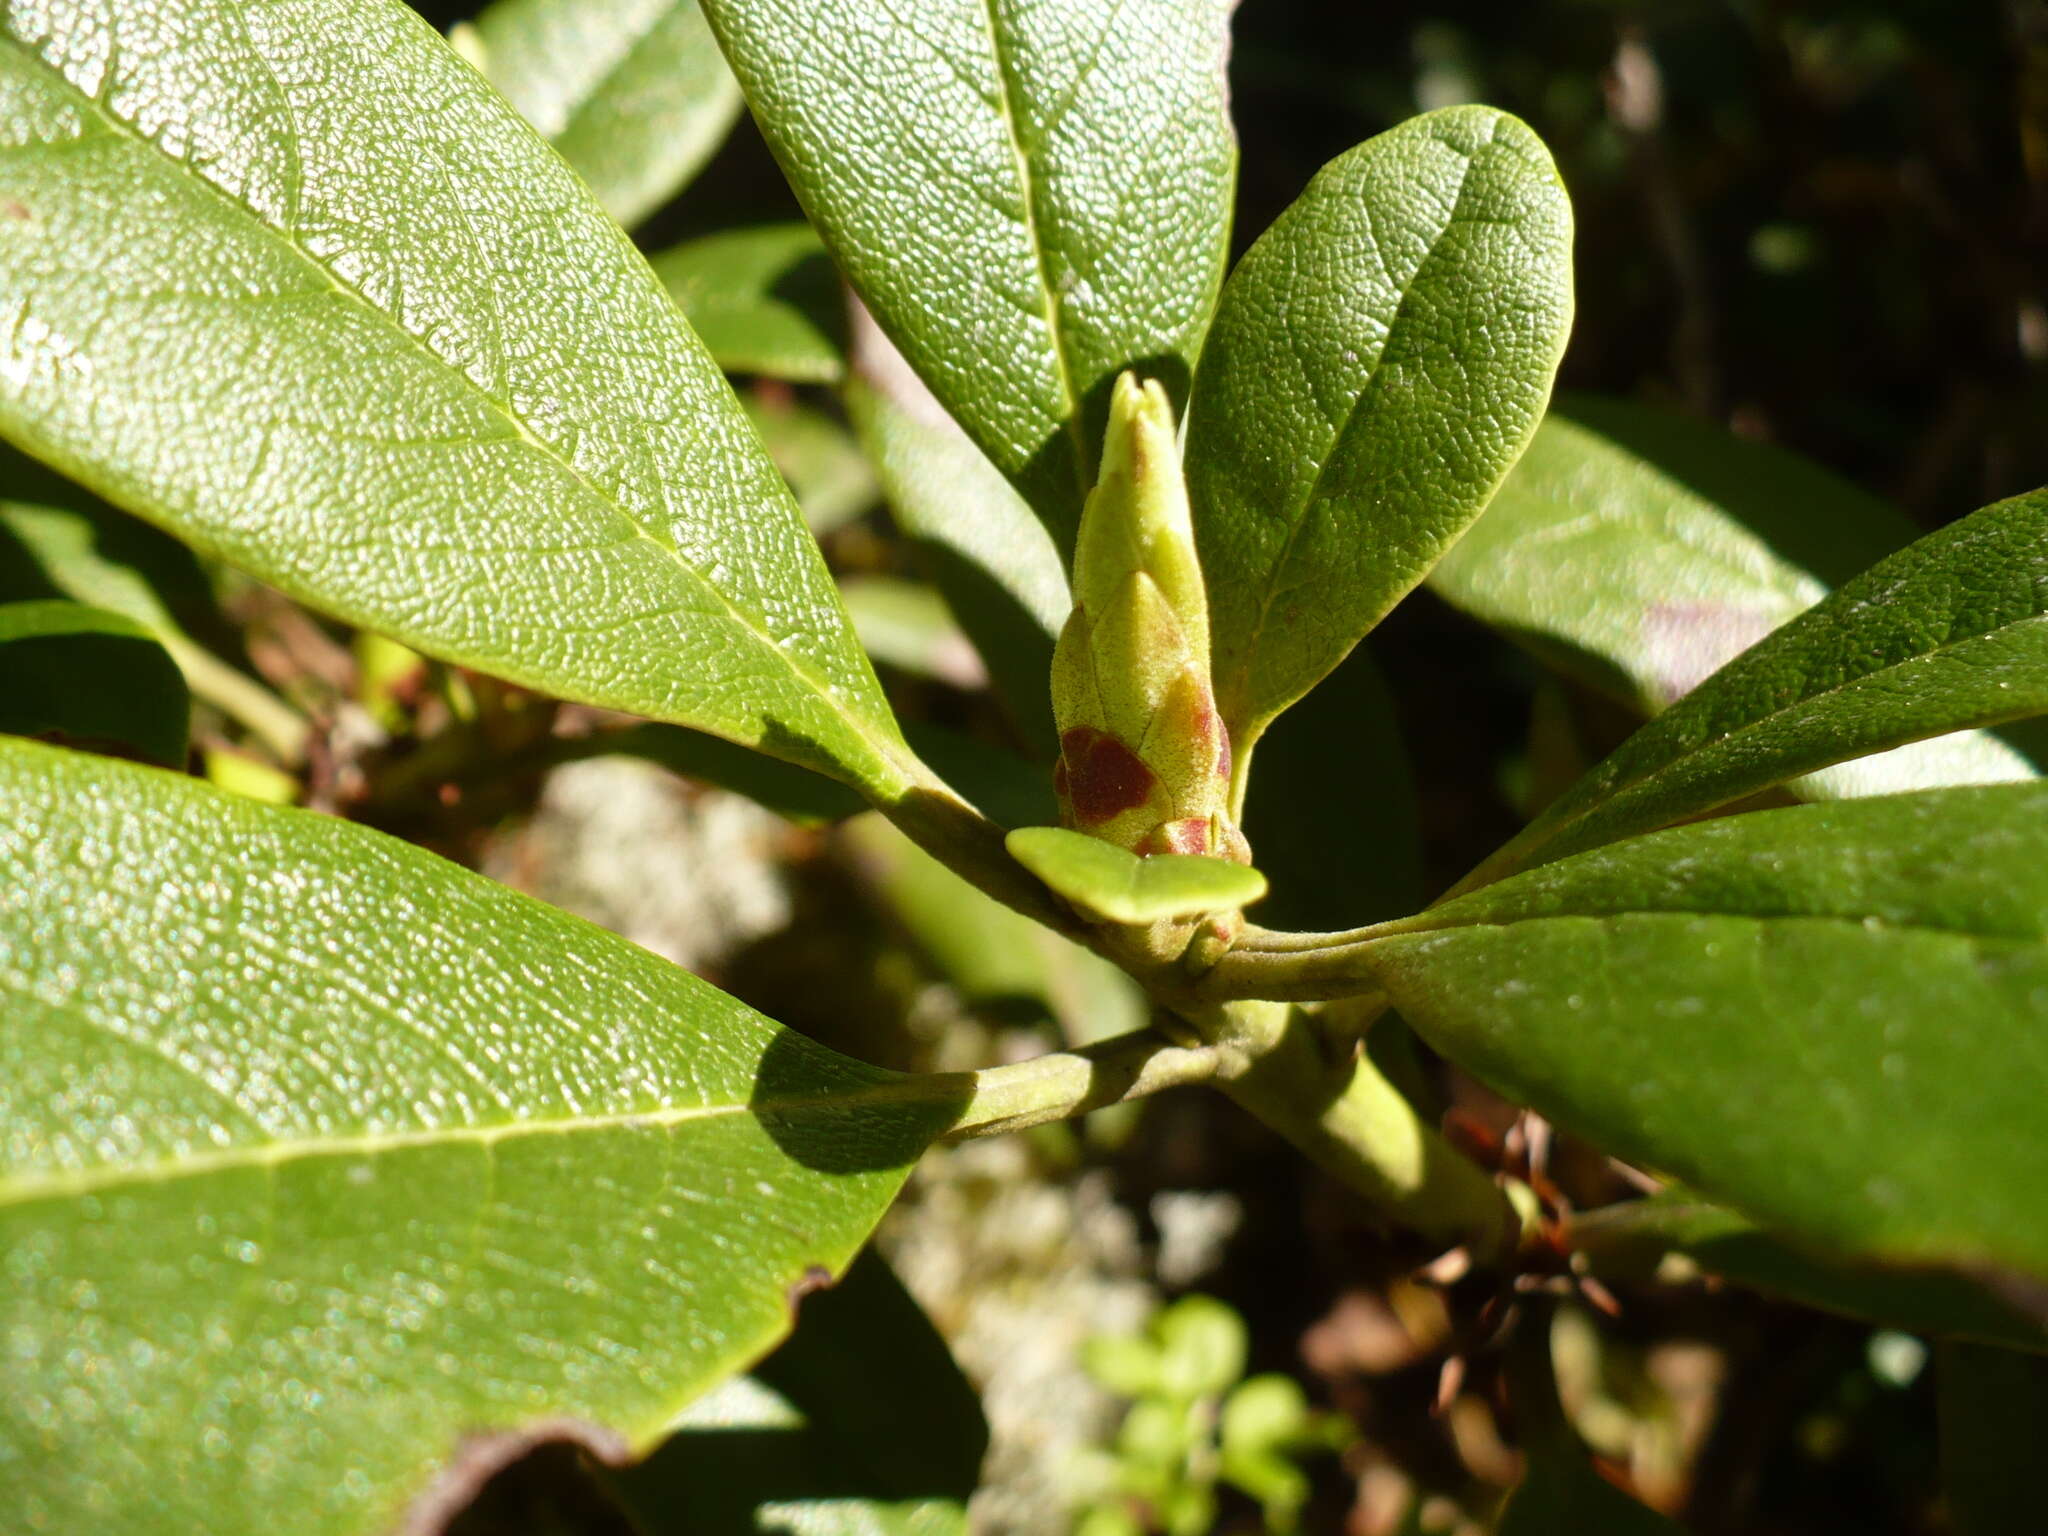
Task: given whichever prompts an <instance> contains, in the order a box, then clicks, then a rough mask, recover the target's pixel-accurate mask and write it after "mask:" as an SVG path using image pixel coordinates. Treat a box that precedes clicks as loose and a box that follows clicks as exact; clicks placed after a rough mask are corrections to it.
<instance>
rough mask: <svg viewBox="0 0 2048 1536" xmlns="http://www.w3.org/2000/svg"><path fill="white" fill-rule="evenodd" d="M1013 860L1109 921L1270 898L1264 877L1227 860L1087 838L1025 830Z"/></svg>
mask: <svg viewBox="0 0 2048 1536" xmlns="http://www.w3.org/2000/svg"><path fill="white" fill-rule="evenodd" d="M1004 846H1006V847H1007V848H1008V849H1009V850H1010V857H1012V858H1013V859H1015V860H1016V861H1017V862H1018V863H1019V864H1022V865H1023V866H1024V867H1025V868H1026V869H1028V870H1030V871H1031V873H1033V874H1034V875H1036V876H1038V878H1039V879H1041V880H1043V881H1044V882H1045V883H1046V884H1047V885H1049V886H1051V887H1052V888H1053V890H1054V891H1056V892H1058V893H1059V894H1060V895H1061V896H1063V897H1064V898H1066V900H1068V901H1070V902H1072V903H1073V904H1074V905H1075V906H1077V907H1079V908H1081V909H1082V910H1083V911H1086V912H1091V913H1093V914H1094V915H1095V916H1097V917H1099V918H1101V919H1103V920H1104V921H1105V922H1112V923H1156V922H1160V921H1163V920H1164V919H1167V918H1174V917H1198V916H1200V915H1201V914H1202V913H1204V912H1225V911H1230V910H1232V909H1234V908H1237V907H1242V906H1245V905H1247V904H1249V903H1251V902H1254V901H1257V900H1258V899H1259V898H1260V897H1261V896H1263V895H1265V894H1266V877H1265V876H1264V875H1262V874H1260V873H1259V872H1258V871H1257V870H1256V869H1250V868H1247V867H1246V866H1245V865H1243V864H1234V863H1232V862H1231V861H1230V860H1228V859H1212V858H1207V857H1204V856H1202V855H1199V854H1188V853H1158V854H1153V855H1152V856H1151V857H1149V858H1140V857H1138V855H1136V854H1135V853H1130V852H1127V851H1126V850H1124V849H1122V848H1119V847H1117V846H1116V845H1115V844H1114V843H1105V842H1104V841H1103V840H1102V839H1101V838H1099V837H1090V836H1089V835H1088V834H1087V833H1085V832H1069V831H1067V830H1066V829H1065V828H1064V827H1020V828H1018V829H1017V830H1016V831H1015V832H1012V833H1011V834H1010V835H1009V836H1008V837H1007V838H1005V839H1004Z"/></svg>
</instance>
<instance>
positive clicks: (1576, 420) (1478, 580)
mask: <svg viewBox="0 0 2048 1536" xmlns="http://www.w3.org/2000/svg"><path fill="white" fill-rule="evenodd" d="M1915 537H1917V532H1916V530H1915V529H1914V527H1913V525H1912V524H1911V523H1910V522H1908V521H1907V520H1906V518H1905V517H1904V516H1903V515H1901V514H1900V513H1899V512H1898V511H1897V510H1896V509H1894V508H1893V507H1891V506H1889V505H1888V504H1887V503H1885V502H1882V501H1879V500H1878V499H1877V498H1875V497H1873V496H1869V495H1867V494H1865V493H1864V492H1862V491H1860V490H1858V489H1857V488H1856V487H1855V486H1853V485H1850V484H1849V483H1848V482H1846V481H1843V480H1838V479H1836V478H1835V477H1834V476H1833V475H1830V474H1828V473H1827V472H1826V471H1825V470H1822V469H1820V468H1818V467H1817V466H1815V465H1813V464H1810V463H1808V462H1807V461H1805V460H1803V459H1800V458H1798V457H1796V456H1794V455H1792V454H1789V453H1786V452H1785V451H1784V450H1782V449H1779V448H1773V447H1771V446H1770V445H1768V444H1765V443H1753V442H1745V441H1743V440H1742V439H1740V438H1737V437H1734V436H1731V435H1730V434H1728V433H1726V432H1723V431H1721V430H1720V429H1719V428H1717V427H1713V426H1710V425H1707V424H1705V423H1702V422H1696V421H1692V420H1689V419H1687V418H1685V417H1682V416H1676V415H1673V414H1671V413H1669V412H1665V411H1658V410H1654V409H1652V408H1649V407H1646V406H1640V405H1636V404H1633V403H1631V402H1628V401H1621V400H1599V399H1593V398H1571V399H1567V400H1564V401H1561V402H1559V403H1558V404H1556V405H1554V406H1552V408H1551V412H1550V415H1549V416H1548V417H1547V418H1546V419H1545V420H1544V422H1543V425H1542V426H1541V427H1539V428H1538V429H1537V432H1536V436H1535V438H1534V439H1533V440H1532V441H1531V442H1530V444H1529V450H1528V452H1526V453H1525V454H1523V455H1522V457H1521V459H1520V460H1519V461H1517V463H1516V465H1515V467H1514V469H1513V470H1512V471H1510V472H1509V474H1508V477H1507V479H1506V481H1505V482H1503V483H1502V485H1501V488H1500V491H1499V493H1498V494H1497V495H1495V497H1494V498H1493V501H1492V502H1491V503H1490V504H1489V505H1488V506H1487V509H1486V511H1485V513H1484V514H1483V515H1482V516H1481V517H1480V519H1479V521H1478V522H1476V523H1474V524H1473V525H1472V528H1471V530H1470V531H1469V532H1468V533H1467V534H1466V535H1465V537H1464V538H1463V539H1461V540H1459V541H1458V543H1456V544H1455V545H1453V546H1452V547H1451V549H1450V550H1449V551H1448V552H1446V553H1445V555H1444V557H1443V559H1442V560H1440V561H1439V562H1438V563H1437V565H1436V567H1435V569H1433V570H1432V571H1431V572H1430V574H1429V584H1430V588H1431V590H1432V591H1434V592H1436V593H1437V595H1438V596H1440V597H1442V598H1444V599H1446V600H1447V601H1449V602H1451V603H1453V604H1455V605H1456V606H1457V607H1459V608H1462V609H1464V610H1465V611H1466V612H1467V613H1469V614H1472V615H1473V616H1474V617H1475V618H1478V619H1481V620H1483V621H1485V622H1486V623H1488V624H1491V625H1493V626H1494V627H1495V628H1497V629H1500V630H1502V631H1504V632H1505V633H1507V634H1508V635H1509V636H1510V637H1511V638H1513V639H1516V640H1519V641H1521V642H1522V643H1523V644H1525V645H1527V646H1528V647H1529V648H1530V649H1531V650H1533V651H1535V652H1536V653H1537V654H1538V655H1539V656H1542V657H1543V658H1545V659H1546V660H1549V661H1551V662H1553V663H1555V664H1556V665H1558V666H1559V667H1560V668H1562V669H1563V670H1564V671H1566V672H1568V673H1570V674H1572V675H1573V676H1575V677H1577V678H1579V679H1580V680H1581V681H1582V682H1585V683H1588V684H1590V685H1591V686H1593V687H1595V688H1598V689H1600V690H1602V691H1603V692H1606V693H1608V694H1610V695H1611V696H1613V697H1615V698H1617V699H1619V700H1621V701H1622V702H1624V703H1626V704H1629V705H1631V706H1633V707H1635V708H1636V709H1639V710H1641V711H1642V712H1643V713H1644V714H1645V715H1655V714H1658V713H1661V712H1662V711H1663V710H1665V709H1666V708H1668V707H1669V706H1670V705H1672V704H1674V703H1676V702H1677V701H1678V700H1679V699H1680V698H1682V697H1684V696H1685V695H1686V694H1687V693H1689V692H1691V691H1692V689H1693V688H1694V687H1696V686H1697V685H1698V684H1699V683H1700V682H1702V681H1703V680H1704V679H1706V678H1707V677H1708V676H1710V675H1711V674H1712V673H1713V672H1714V671H1715V669H1716V668H1718V667H1720V666H1721V665H1723V664H1724V663H1726V662H1728V661H1730V660H1732V659H1733V658H1734V657H1735V656H1737V655H1739V654H1740V653H1741V652H1742V651H1744V650H1745V649H1747V648H1748V647H1749V646H1751V645H1753V644H1755V643H1756V642H1757V641H1758V640H1761V639H1762V638H1763V637H1764V636H1765V635H1768V634H1769V633H1770V632H1771V631H1772V630H1774V629H1776V628H1778V626H1779V625H1781V624H1783V623H1785V622H1786V621H1787V620H1789V619H1791V618H1793V617H1795V616H1796V615H1798V614H1800V613H1802V612H1804V611H1805V610H1806V609H1808V608H1810V607H1812V606H1813V605H1814V604H1815V603H1817V602H1819V601H1820V600H1821V599H1822V598H1823V597H1825V596H1826V595H1827V591H1828V586H1829V585H1831V584H1834V583H1838V582H1840V581H1842V580H1845V579H1847V578H1848V577H1850V576H1853V575H1854V574H1855V573H1856V572H1858V571H1860V570H1862V569H1863V568H1864V567H1865V566H1867V565H1870V564H1871V563H1873V562H1874V561H1877V560H1880V559H1882V558H1884V557H1885V556H1886V555H1889V554H1891V553H1892V552H1893V551H1895V550H1897V549H1899V548H1900V547H1902V546H1904V545H1906V544H1908V543H1910V542H1911V541H1912V540H1913V539H1914V538H1915ZM2029 772H2030V768H2029V765H2028V764H2027V763H2026V762H2025V760H2024V759H2022V758H2021V757H2020V756H2019V755H2018V754H2017V753H2015V752H2014V751H2013V750H2012V749H2011V748H2010V747H2008V746H2006V745H2005V744H2003V743H2002V742H1999V741H1998V740H1996V739H1994V738H1992V737H1990V736H1986V735H1983V734H1980V733H1976V732H1971V733H1968V734H1965V735H1956V736H1948V737H1936V738H1933V739H1931V740H1929V741H1925V742H1916V743H1913V744H1911V745H1909V746H1905V747H1899V748H1894V749H1893V750H1891V751H1889V752H1885V753H1882V754H1879V755H1878V756H1876V757H1871V758H1860V759H1856V760H1854V761H1852V762H1849V763H1843V764H1840V765H1838V766H1836V767H1834V768H1827V769H1822V770H1821V771H1820V772H1818V773H1816V774H1810V775H1807V776H1805V777H1802V778H1800V779H1797V780H1794V781H1793V782H1792V783H1791V784H1790V785H1789V786H1788V787H1789V788H1790V789H1791V790H1792V791H1793V793H1795V794H1797V795H1799V796H1800V798H1802V799H1808V800H1826V799H1840V798H1846V797H1849V796H1853V795H1867V794H1886V793H1891V792H1894V791H1897V790H1905V789H1933V788H1940V787H1944V786H1947V785H1952V784H1969V783H2003V782H2009V781H2011V780H2014V779H2019V778H2025V777H2027V776H2028V774H2029Z"/></svg>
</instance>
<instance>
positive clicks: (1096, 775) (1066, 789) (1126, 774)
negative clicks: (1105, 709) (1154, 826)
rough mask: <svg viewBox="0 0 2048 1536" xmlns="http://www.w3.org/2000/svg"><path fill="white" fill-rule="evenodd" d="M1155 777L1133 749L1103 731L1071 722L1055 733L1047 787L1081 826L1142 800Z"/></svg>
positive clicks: (1147, 794) (1148, 792)
mask: <svg viewBox="0 0 2048 1536" xmlns="http://www.w3.org/2000/svg"><path fill="white" fill-rule="evenodd" d="M1155 782H1157V781H1156V780H1155V779H1154V777H1153V774H1152V770H1151V769H1150V768H1147V767H1146V766H1145V764H1144V763H1143V762H1142V761H1141V760H1140V759H1139V757H1138V754H1137V753H1135V752H1133V751H1132V750H1131V749H1130V748H1129V747H1127V746H1125V745H1124V744H1123V743H1122V742H1120V741H1118V740H1117V739H1116V738H1115V737H1114V736H1111V735H1109V734H1108V733H1107V732H1105V731H1098V730H1096V729H1095V728H1094V727H1093V726H1087V725H1077V726H1075V727H1074V728H1073V729H1072V730H1070V731H1068V732H1067V733H1066V734H1065V735H1064V736H1062V737H1060V766H1059V768H1058V769H1056V770H1055V771H1054V774H1053V788H1054V789H1055V790H1057V791H1058V792H1059V795H1060V798H1061V799H1063V800H1064V801H1066V803H1067V805H1068V806H1069V807H1071V808H1072V810H1073V812H1074V819H1075V820H1076V821H1078V822H1080V823H1081V824H1082V825H1083V826H1094V825H1096V824H1098V823H1101V822H1105V821H1107V820H1109V818H1110V817H1112V816H1115V815H1117V814H1118V813H1119V812H1122V811H1129V810H1135V809H1136V808H1137V807H1139V806H1141V805H1143V804H1144V803H1145V800H1146V797H1147V796H1149V795H1150V794H1151V793H1152V786H1153V784H1154V783H1155Z"/></svg>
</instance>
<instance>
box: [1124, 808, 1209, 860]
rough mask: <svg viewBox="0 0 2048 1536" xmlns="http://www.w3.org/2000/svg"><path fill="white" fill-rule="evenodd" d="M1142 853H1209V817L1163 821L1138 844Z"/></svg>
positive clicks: (1190, 817) (1138, 849)
mask: <svg viewBox="0 0 2048 1536" xmlns="http://www.w3.org/2000/svg"><path fill="white" fill-rule="evenodd" d="M1137 851H1138V852H1139V853H1140V854H1154V853H1207V852H1208V851H1209V818H1208V817H1206V816H1189V817H1186V818H1184V819H1183V820H1180V821H1162V822H1161V823H1160V824H1159V825H1158V826H1156V827H1154V828H1153V829H1152V830H1151V831H1150V832H1147V833H1146V834H1145V840H1144V841H1143V842H1142V843H1140V844H1139V845H1138V848H1137Z"/></svg>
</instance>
